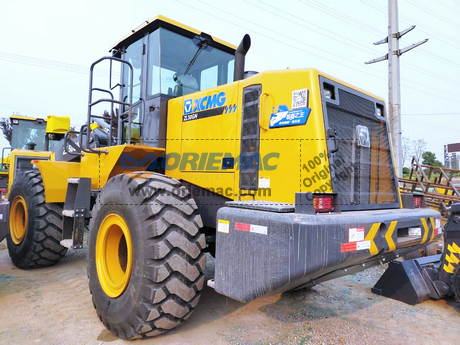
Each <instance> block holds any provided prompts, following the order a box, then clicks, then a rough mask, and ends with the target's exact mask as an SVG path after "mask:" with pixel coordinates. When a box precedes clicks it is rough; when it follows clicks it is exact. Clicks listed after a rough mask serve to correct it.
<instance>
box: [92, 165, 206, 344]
mask: <svg viewBox="0 0 460 345" xmlns="http://www.w3.org/2000/svg"><path fill="white" fill-rule="evenodd" d="M114 215H115V217H119V216H121V217H122V219H123V220H124V222H125V225H127V227H128V228H129V237H130V239H129V242H131V244H132V251H131V252H132V265H131V267H132V268H131V271H130V272H129V273H130V278H129V282H128V283H127V285H126V287H125V288H124V291H123V292H121V294H119V295H118V296H116V297H109V295H108V294H107V293H106V292H105V291H106V290H104V288H103V287H102V286H101V281H100V279H101V280H102V281H105V279H106V278H104V276H99V273H98V267H99V270H100V267H101V266H98V265H101V262H102V261H101V260H103V259H102V258H103V257H104V256H102V255H101V254H98V253H97V250H100V248H102V247H100V246H98V241H101V242H99V245H102V244H103V243H106V242H105V241H102V240H101V239H100V237H99V238H98V233H99V232H101V233H104V229H105V226H104V225H103V224H104V222H105V220H106V219H108V217H113V216H114ZM101 224H102V225H101ZM202 226H203V225H202V221H201V217H200V215H199V213H198V207H197V205H196V203H195V201H194V199H193V198H192V197H191V195H190V193H189V191H188V190H187V189H186V188H185V187H184V186H182V185H181V183H180V182H178V181H177V180H174V179H172V178H169V177H167V176H164V175H160V174H153V173H150V172H144V173H142V172H140V173H133V174H129V175H125V174H121V175H117V176H115V177H113V178H111V179H110V180H109V181H108V182H107V184H106V185H105V186H104V188H103V189H102V191H101V193H100V194H99V196H98V197H97V200H96V203H95V205H94V208H93V211H92V219H91V222H90V226H89V227H90V235H89V240H88V277H89V287H90V292H91V294H92V298H93V304H94V307H95V309H96V312H97V314H98V316H99V318H100V320H101V321H102V322H103V323H104V325H105V326H106V327H107V328H108V329H109V330H110V331H111V332H112V333H113V334H115V335H116V336H118V337H120V338H123V339H138V338H144V337H149V336H155V335H158V334H161V333H163V332H165V331H167V330H170V329H172V328H174V327H176V326H178V325H180V324H181V323H182V322H183V321H184V320H186V319H187V318H188V317H189V316H190V315H191V313H192V312H193V309H194V308H195V307H196V305H197V304H198V301H199V299H200V291H201V290H202V288H203V285H204V282H205V277H204V275H203V273H202V271H203V269H204V268H205V265H206V257H205V256H204V254H203V252H202V250H203V249H204V247H205V236H204V235H203V234H202V233H200V232H199V229H200V228H201V227H202ZM101 229H102V230H101ZM101 236H102V235H101ZM119 241H120V243H121V240H119ZM125 242H126V239H125ZM96 246H97V247H96ZM119 246H120V245H116V246H115V248H116V247H119ZM128 247H129V245H128ZM112 248H113V247H112ZM126 252H128V253H129V249H127V250H126ZM99 253H100V252H99ZM120 253H121V251H120ZM120 253H119V254H117V256H116V257H119V256H120ZM104 260H105V259H104ZM120 260H121V259H120ZM124 262H126V261H124ZM128 262H129V259H128ZM120 267H122V265H121V262H120ZM125 267H129V264H128V265H127V266H125ZM126 270H127V268H126ZM124 272H125V274H126V272H127V271H124Z"/></svg>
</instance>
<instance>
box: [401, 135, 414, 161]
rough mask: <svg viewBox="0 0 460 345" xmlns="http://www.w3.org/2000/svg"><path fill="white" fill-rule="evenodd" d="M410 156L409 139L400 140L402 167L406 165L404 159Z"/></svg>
mask: <svg viewBox="0 0 460 345" xmlns="http://www.w3.org/2000/svg"><path fill="white" fill-rule="evenodd" d="M411 155H412V146H411V142H410V139H409V138H406V137H403V138H402V165H403V166H404V164H405V163H406V159H408V158H409V157H410V156H411ZM409 160H410V158H409Z"/></svg>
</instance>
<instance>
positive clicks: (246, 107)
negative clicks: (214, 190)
mask: <svg viewBox="0 0 460 345" xmlns="http://www.w3.org/2000/svg"><path fill="white" fill-rule="evenodd" d="M261 91H262V86H261V85H253V86H249V87H247V88H245V89H244V90H243V114H242V124H241V154H240V189H242V190H257V189H258V177H259V95H260V93H261Z"/></svg>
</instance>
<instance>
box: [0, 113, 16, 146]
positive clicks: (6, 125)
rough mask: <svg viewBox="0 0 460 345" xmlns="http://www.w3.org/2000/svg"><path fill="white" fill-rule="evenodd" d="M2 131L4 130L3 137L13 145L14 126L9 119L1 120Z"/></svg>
mask: <svg viewBox="0 0 460 345" xmlns="http://www.w3.org/2000/svg"><path fill="white" fill-rule="evenodd" d="M0 129H1V130H2V133H3V136H4V137H5V139H6V140H8V142H9V143H10V145H11V135H12V134H13V126H12V125H11V121H10V119H9V118H2V119H0Z"/></svg>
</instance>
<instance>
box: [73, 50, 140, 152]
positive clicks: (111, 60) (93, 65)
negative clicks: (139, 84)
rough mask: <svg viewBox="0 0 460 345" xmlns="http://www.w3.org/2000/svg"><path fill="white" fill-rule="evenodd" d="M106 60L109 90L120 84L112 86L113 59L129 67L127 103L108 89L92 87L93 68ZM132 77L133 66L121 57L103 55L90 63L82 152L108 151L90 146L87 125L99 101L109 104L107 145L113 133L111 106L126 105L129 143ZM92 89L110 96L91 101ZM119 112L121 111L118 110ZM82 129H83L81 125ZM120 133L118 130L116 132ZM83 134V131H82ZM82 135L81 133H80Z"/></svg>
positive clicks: (110, 143) (89, 131) (129, 141)
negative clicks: (117, 98)
mask: <svg viewBox="0 0 460 345" xmlns="http://www.w3.org/2000/svg"><path fill="white" fill-rule="evenodd" d="M106 60H109V61H110V71H109V75H110V76H109V88H110V90H113V89H114V88H115V87H117V86H122V85H120V84H117V85H115V86H114V87H112V63H113V61H117V62H120V63H121V64H124V65H126V66H127V67H128V68H129V71H130V73H129V74H130V84H129V103H128V102H123V101H118V100H115V99H114V96H113V93H112V92H111V91H109V90H106V89H101V88H97V87H93V72H94V68H95V66H96V65H97V64H99V63H101V62H102V61H106ZM133 79H134V68H133V66H132V64H131V63H130V62H128V61H126V60H123V59H120V58H116V57H113V56H104V57H102V58H100V59H99V60H96V61H95V62H93V63H92V64H91V67H90V77H89V95H88V114H87V124H88V130H87V137H86V149H83V145H80V146H81V150H82V151H84V152H87V153H97V154H99V155H100V154H101V153H106V154H107V153H108V150H104V151H102V150H94V149H92V148H91V147H90V134H91V127H90V126H89V125H90V124H91V119H92V118H93V117H95V115H92V112H91V109H92V107H93V106H95V105H97V104H100V103H103V102H109V103H110V104H111V112H110V120H109V125H110V131H109V146H110V145H112V133H113V114H114V112H113V106H114V104H119V105H121V106H127V107H128V114H129V116H128V138H127V142H128V144H131V118H132V107H133V106H132V104H133ZM94 91H99V92H105V93H108V94H109V95H110V98H101V99H98V100H96V101H93V92H94ZM120 113H121V111H120ZM118 123H119V126H120V125H121V121H120V118H119V119H118ZM82 129H83V126H82ZM118 133H120V132H118ZM82 134H83V133H82ZM81 137H82V135H81ZM120 140H121V138H118V141H119V142H121V141H120Z"/></svg>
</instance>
